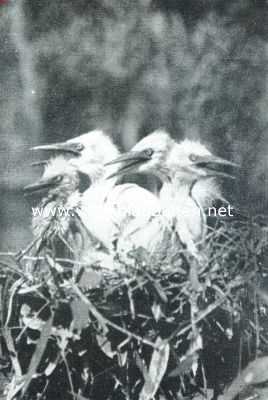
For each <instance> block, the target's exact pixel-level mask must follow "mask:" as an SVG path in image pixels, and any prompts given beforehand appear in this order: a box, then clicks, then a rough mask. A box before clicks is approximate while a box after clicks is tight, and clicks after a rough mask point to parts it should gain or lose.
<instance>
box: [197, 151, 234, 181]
mask: <svg viewBox="0 0 268 400" xmlns="http://www.w3.org/2000/svg"><path fill="white" fill-rule="evenodd" d="M194 166H196V167H198V168H202V169H203V170H205V171H206V172H207V175H208V176H220V177H225V178H232V179H235V176H234V175H233V174H231V173H230V172H229V169H230V168H231V169H233V168H240V166H239V165H238V164H236V163H234V162H232V161H228V160H225V159H224V158H221V157H216V156H213V155H208V156H203V157H199V158H198V160H197V161H195V162H194Z"/></svg>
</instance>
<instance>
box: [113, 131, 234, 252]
mask: <svg viewBox="0 0 268 400" xmlns="http://www.w3.org/2000/svg"><path fill="white" fill-rule="evenodd" d="M117 163H120V167H119V168H118V170H117V172H116V174H117V175H120V174H125V173H129V172H131V171H135V172H137V173H146V174H153V175H155V176H157V177H158V178H159V179H160V180H161V182H162V184H163V185H162V188H161V190H160V194H159V196H160V201H161V205H162V208H163V211H164V213H165V215H166V216H167V218H168V220H169V221H170V224H171V225H173V226H174V227H175V230H176V232H177V233H178V235H179V238H180V240H181V241H182V242H183V243H184V244H185V245H186V247H187V248H188V249H189V251H191V252H192V253H196V243H197V242H199V241H200V240H202V238H203V237H204V232H205V229H206V218H205V214H204V207H205V206H208V205H210V204H211V202H213V201H214V200H215V199H217V198H218V197H219V196H221V192H220V189H219V186H218V185H217V183H216V181H215V178H216V177H230V174H229V173H228V172H226V171H225V169H226V167H227V168H228V167H229V168H230V167H237V165H236V164H234V163H233V162H231V161H227V160H225V159H223V158H221V157H217V156H215V155H213V154H212V153H211V152H210V151H209V150H208V149H207V148H206V147H205V146H204V145H203V144H201V143H199V142H196V141H190V140H188V139H186V140H183V141H182V142H180V143H177V142H176V141H175V140H173V139H172V138H171V136H170V135H169V134H168V133H167V132H165V131H163V130H157V131H155V132H153V133H151V134H150V135H148V136H146V137H145V138H143V139H142V140H140V141H139V142H138V143H137V144H136V145H135V146H134V147H133V148H132V150H131V151H129V152H127V153H125V154H122V155H121V156H119V157H117V158H116V159H115V160H112V161H110V162H109V163H108V164H107V165H113V164H117Z"/></svg>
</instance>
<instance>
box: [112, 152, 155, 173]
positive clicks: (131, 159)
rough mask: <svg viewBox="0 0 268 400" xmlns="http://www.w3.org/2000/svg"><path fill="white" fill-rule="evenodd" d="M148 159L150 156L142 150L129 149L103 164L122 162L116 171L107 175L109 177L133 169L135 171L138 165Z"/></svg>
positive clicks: (129, 171)
mask: <svg viewBox="0 0 268 400" xmlns="http://www.w3.org/2000/svg"><path fill="white" fill-rule="evenodd" d="M150 159H151V157H149V156H148V155H146V154H145V153H144V152H143V151H129V152H127V153H124V154H122V155H121V156H119V157H117V158H116V159H115V160H112V161H110V162H108V163H106V164H105V166H109V165H114V164H119V163H121V164H122V165H121V166H120V167H119V168H118V170H117V171H116V172H114V173H113V174H111V175H109V178H113V177H115V176H119V175H125V174H128V173H131V172H134V171H136V172H137V169H138V167H139V166H140V165H141V164H143V163H144V162H146V161H148V160H150Z"/></svg>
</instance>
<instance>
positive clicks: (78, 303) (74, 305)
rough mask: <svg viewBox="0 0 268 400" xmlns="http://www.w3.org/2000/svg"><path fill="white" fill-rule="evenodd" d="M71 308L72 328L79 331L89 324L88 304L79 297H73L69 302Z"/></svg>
mask: <svg viewBox="0 0 268 400" xmlns="http://www.w3.org/2000/svg"><path fill="white" fill-rule="evenodd" d="M71 309H72V314H73V321H72V330H75V329H76V330H77V331H78V332H80V331H81V330H82V329H84V328H86V327H87V326H88V324H89V311H88V305H87V304H85V303H84V302H83V301H82V300H80V299H75V300H73V301H72V302H71Z"/></svg>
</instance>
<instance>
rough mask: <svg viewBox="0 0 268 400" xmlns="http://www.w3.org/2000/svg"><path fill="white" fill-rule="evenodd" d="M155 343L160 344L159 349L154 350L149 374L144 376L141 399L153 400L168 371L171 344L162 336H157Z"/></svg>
mask: <svg viewBox="0 0 268 400" xmlns="http://www.w3.org/2000/svg"><path fill="white" fill-rule="evenodd" d="M155 344H156V346H158V349H155V350H154V352H153V355H152V359H151V362H150V366H149V369H148V374H146V376H145V377H144V378H145V383H144V386H143V388H142V390H141V393H140V398H139V400H151V399H152V398H153V397H154V396H155V394H156V392H157V390H158V389H159V386H160V384H161V381H162V379H163V376H164V375H165V373H166V369H167V365H168V360H169V353H170V346H169V344H168V343H167V342H165V341H164V340H162V339H161V338H160V337H158V338H157V340H156V343H155Z"/></svg>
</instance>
